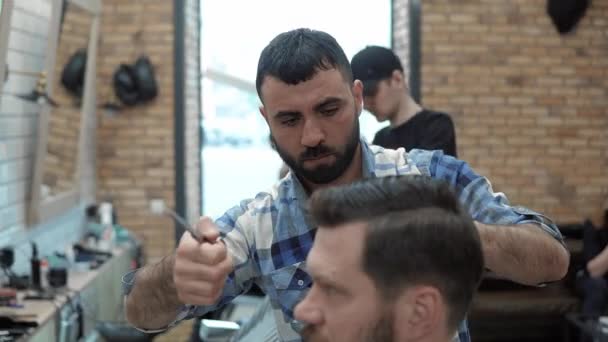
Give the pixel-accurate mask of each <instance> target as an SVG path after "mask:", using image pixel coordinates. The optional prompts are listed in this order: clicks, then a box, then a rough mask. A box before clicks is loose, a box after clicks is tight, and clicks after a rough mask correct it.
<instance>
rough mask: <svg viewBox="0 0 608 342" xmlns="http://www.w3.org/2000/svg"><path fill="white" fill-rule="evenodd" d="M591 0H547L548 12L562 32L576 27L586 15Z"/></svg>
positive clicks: (558, 29)
mask: <svg viewBox="0 0 608 342" xmlns="http://www.w3.org/2000/svg"><path fill="white" fill-rule="evenodd" d="M590 3H591V0H547V14H549V16H550V17H551V20H552V21H553V25H555V28H556V29H557V31H558V32H559V33H560V34H566V33H568V32H570V31H572V30H573V29H574V27H575V26H576V25H577V24H578V22H579V21H580V20H581V19H582V18H583V17H584V16H585V12H586V10H587V8H588V7H589V4H590Z"/></svg>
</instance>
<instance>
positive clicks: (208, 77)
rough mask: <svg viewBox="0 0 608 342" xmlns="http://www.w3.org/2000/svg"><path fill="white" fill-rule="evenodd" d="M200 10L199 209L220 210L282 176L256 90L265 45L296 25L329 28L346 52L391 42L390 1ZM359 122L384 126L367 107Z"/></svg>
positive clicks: (209, 5)
mask: <svg viewBox="0 0 608 342" xmlns="http://www.w3.org/2000/svg"><path fill="white" fill-rule="evenodd" d="M372 4H373V6H372ZM201 12H202V13H201V18H202V20H201V22H202V31H201V39H202V42H201V48H202V51H201V58H202V61H201V65H202V69H203V70H202V77H203V93H202V95H201V96H202V103H203V113H202V120H201V124H202V128H203V132H204V134H203V136H204V140H203V147H202V150H201V153H202V156H201V157H202V167H203V170H202V177H203V180H202V187H203V189H202V194H203V208H202V212H203V214H204V215H209V216H211V217H214V218H216V217H218V216H220V215H221V214H223V213H224V211H225V210H227V209H229V208H230V207H232V206H234V205H236V204H238V202H239V201H240V200H242V199H244V198H251V197H253V196H255V195H256V194H257V193H258V192H260V191H264V190H266V189H269V187H270V186H272V184H273V183H274V182H275V181H276V180H277V179H278V174H279V169H280V166H281V163H282V162H281V160H280V158H279V156H278V155H277V154H276V152H274V151H273V150H272V149H271V148H270V145H269V143H268V135H269V130H268V127H267V126H266V123H265V122H264V120H263V118H262V117H261V115H260V114H259V111H258V107H259V99H258V97H257V93H256V91H255V73H256V70H257V62H258V58H259V55H260V52H261V51H262V49H263V48H264V46H266V44H268V42H269V41H270V40H271V39H272V38H274V37H275V36H276V35H277V34H279V33H281V32H284V31H288V30H291V29H294V28H298V27H309V28H313V29H318V30H323V31H326V32H328V33H330V34H331V35H332V36H334V37H335V38H336V39H337V41H338V42H339V43H340V45H341V46H342V48H343V49H344V50H345V52H346V54H347V57H348V58H349V59H350V58H351V57H352V56H353V55H354V54H355V53H357V52H358V51H359V50H360V49H362V48H364V47H365V46H366V45H370V44H374V45H383V46H390V42H391V1H390V0H382V1H374V2H371V1H361V0H355V1H353V0H334V1H327V0H309V1H284V0H263V1H238V2H236V3H235V2H234V1H232V2H229V1H211V0H207V1H202V2H201ZM226 18H230V20H229V21H227V20H226ZM228 22H229V23H230V24H228ZM360 122H361V133H362V135H363V136H364V137H365V138H366V139H367V140H369V141H371V140H372V138H373V135H374V134H375V132H376V131H377V130H378V129H380V128H381V127H382V126H384V124H379V123H377V122H376V120H375V119H374V118H373V117H372V116H371V115H370V114H368V113H364V114H362V115H361V119H360Z"/></svg>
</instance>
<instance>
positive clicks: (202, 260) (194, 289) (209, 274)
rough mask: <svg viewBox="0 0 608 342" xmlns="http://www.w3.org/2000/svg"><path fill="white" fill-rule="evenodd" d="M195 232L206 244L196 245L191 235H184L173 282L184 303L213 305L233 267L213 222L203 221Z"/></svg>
mask: <svg viewBox="0 0 608 342" xmlns="http://www.w3.org/2000/svg"><path fill="white" fill-rule="evenodd" d="M196 229H197V230H198V231H199V233H200V235H201V236H202V238H203V239H202V240H203V241H201V242H199V241H197V240H196V239H195V238H194V237H192V235H191V234H190V233H188V232H186V233H184V235H182V238H181V240H180V241H179V245H178V246H177V251H176V252H175V267H174V268H173V282H174V283H175V288H176V290H177V296H178V298H179V300H180V301H181V302H182V303H184V304H194V305H212V304H215V303H216V302H217V300H218V299H219V297H220V295H221V294H222V290H223V288H224V283H225V282H226V278H227V277H228V274H230V272H232V269H233V267H234V266H233V265H232V258H231V257H230V253H228V250H227V248H226V245H225V244H224V243H223V242H222V241H219V240H218V238H219V236H220V232H219V230H218V228H217V227H216V225H215V224H214V223H213V222H212V221H211V219H209V218H208V217H201V219H200V220H199V222H198V224H197V225H196Z"/></svg>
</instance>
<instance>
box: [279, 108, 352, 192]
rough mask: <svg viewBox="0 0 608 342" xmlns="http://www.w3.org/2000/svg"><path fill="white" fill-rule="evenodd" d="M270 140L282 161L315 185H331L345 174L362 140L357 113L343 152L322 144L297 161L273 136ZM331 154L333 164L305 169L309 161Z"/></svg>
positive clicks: (309, 150) (299, 175)
mask: <svg viewBox="0 0 608 342" xmlns="http://www.w3.org/2000/svg"><path fill="white" fill-rule="evenodd" d="M270 139H271V141H272V143H273V144H274V146H275V147H276V150H277V152H278V153H279V156H281V159H283V161H284V162H285V164H287V166H289V168H290V169H291V170H292V171H293V172H294V173H295V174H296V175H297V176H298V177H301V178H304V179H306V180H307V181H309V182H312V183H314V184H327V183H331V182H333V181H334V180H336V179H337V178H338V177H340V176H341V175H342V174H344V172H345V171H346V169H348V167H349V166H350V164H351V163H352V161H353V158H354V156H355V153H356V152H357V147H358V146H359V140H360V132H359V116H358V115H356V113H355V122H354V123H353V128H352V131H351V132H350V135H349V137H348V141H347V142H346V145H345V146H344V150H343V151H338V150H336V149H334V148H332V147H329V146H327V145H324V144H320V145H317V146H315V147H309V148H307V149H306V150H305V151H304V152H303V153H302V154H300V155H299V156H298V158H297V159H296V158H294V157H293V156H291V155H289V153H287V151H285V150H283V149H282V148H281V146H280V145H279V144H277V143H276V141H275V140H274V137H272V136H271V137H270ZM330 154H331V155H333V156H334V158H335V161H334V162H333V163H332V164H329V165H320V166H318V167H316V168H314V169H306V168H305V167H304V163H305V162H306V160H307V159H311V158H318V157H321V156H325V155H330Z"/></svg>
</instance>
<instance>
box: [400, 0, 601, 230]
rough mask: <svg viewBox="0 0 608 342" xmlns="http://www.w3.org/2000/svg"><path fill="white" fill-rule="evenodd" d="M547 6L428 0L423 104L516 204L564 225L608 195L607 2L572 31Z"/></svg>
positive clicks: (592, 211) (595, 211)
mask: <svg viewBox="0 0 608 342" xmlns="http://www.w3.org/2000/svg"><path fill="white" fill-rule="evenodd" d="M395 1H396V3H400V2H403V1H404V0H395ZM545 6H546V2H545V1H524V0H520V1H501V0H486V1H458V2H455V1H446V0H425V1H424V2H423V3H422V25H423V26H422V94H423V100H424V105H425V106H428V107H430V108H434V109H439V110H444V111H447V112H449V113H451V114H452V115H453V117H454V119H455V122H456V127H457V142H458V149H459V155H460V156H461V158H462V159H464V160H467V161H468V162H470V163H471V164H472V165H473V167H474V168H475V169H476V170H477V171H479V172H480V173H482V174H484V175H487V176H488V177H489V178H490V179H491V180H492V182H493V184H494V187H495V189H496V190H498V191H504V192H505V193H506V194H507V195H508V196H509V197H510V199H511V201H512V202H516V203H519V204H524V205H527V206H530V207H532V208H534V209H538V210H541V211H543V212H545V213H547V214H549V215H551V216H552V217H553V218H554V219H556V221H558V222H565V221H580V220H581V219H583V218H585V217H592V218H597V217H598V216H599V213H600V211H601V209H602V206H605V205H606V202H605V201H606V198H607V194H608V177H606V176H607V175H608V138H607V137H606V131H607V129H608V109H607V108H608V39H606V36H608V20H606V18H607V17H608V1H606V0H598V1H593V2H592V4H591V7H590V8H589V9H588V11H587V14H586V17H585V18H584V19H583V20H582V21H581V22H580V24H579V26H578V29H577V31H576V32H574V33H573V34H571V35H568V36H560V35H558V34H557V32H556V30H555V28H554V27H553V25H552V23H551V22H550V19H549V17H548V16H547V15H546V12H545Z"/></svg>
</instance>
